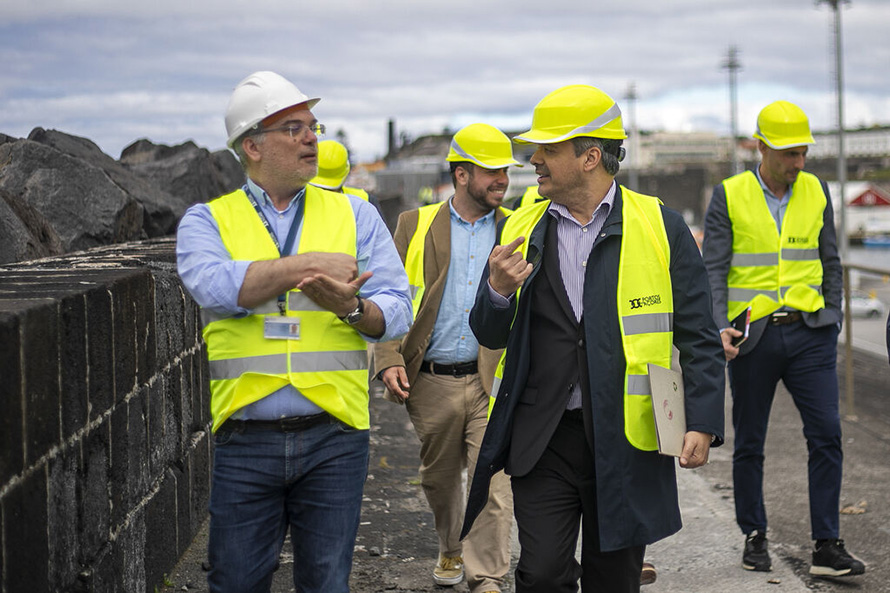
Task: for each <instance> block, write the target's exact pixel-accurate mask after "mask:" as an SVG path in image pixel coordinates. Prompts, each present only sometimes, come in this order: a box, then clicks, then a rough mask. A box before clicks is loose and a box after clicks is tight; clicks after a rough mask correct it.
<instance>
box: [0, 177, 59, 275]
mask: <svg viewBox="0 0 890 593" xmlns="http://www.w3.org/2000/svg"><path fill="white" fill-rule="evenodd" d="M0 237H2V239H0V265H2V264H9V263H15V262H17V261H23V260H29V259H39V258H41V257H48V256H50V255H59V254H61V253H63V252H64V250H63V249H62V242H61V241H60V240H59V236H58V235H57V234H56V231H55V229H53V226H52V224H50V222H49V221H48V220H47V219H46V218H45V217H44V216H43V215H42V214H40V212H38V211H37V210H35V209H34V208H32V207H31V206H30V205H29V204H28V203H27V202H26V201H25V200H23V199H21V198H17V197H16V196H13V195H12V194H10V193H9V192H7V191H4V190H2V189H0Z"/></svg>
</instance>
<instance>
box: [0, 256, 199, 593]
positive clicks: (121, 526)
mask: <svg viewBox="0 0 890 593" xmlns="http://www.w3.org/2000/svg"><path fill="white" fill-rule="evenodd" d="M200 337H201V334H200V323H199V316H198V310H197V306H196V305H195V304H194V302H193V301H192V299H191V297H189V296H188V294H187V293H186V292H185V290H184V288H183V287H182V285H181V284H180V282H179V278H178V276H177V275H176V269H175V254H174V241H173V240H172V239H162V240H155V241H148V242H142V243H132V244H123V245H115V246H111V247H104V248H99V249H94V250H91V251H87V252H80V253H73V254H68V255H66V256H62V257H57V258H51V259H43V260H35V261H31V262H27V263H21V264H15V265H8V266H5V267H2V268H0V593H18V592H22V591H29V592H41V591H53V592H57V591H62V592H67V591H72V592H74V591H78V592H80V591H96V592H103V593H104V592H112V591H120V592H126V593H134V592H137V593H138V592H149V593H151V592H152V591H154V590H155V586H158V585H161V584H162V582H163V579H164V575H165V574H166V573H167V572H169V571H170V569H172V567H173V566H174V565H175V563H176V561H177V560H178V558H179V557H180V555H181V554H182V552H183V551H184V550H185V549H186V547H187V546H188V545H189V543H191V541H192V539H193V537H194V535H195V533H197V531H198V528H199V526H200V524H201V522H202V521H203V519H204V518H205V517H206V512H207V511H206V509H207V501H208V496H209V489H210V417H209V386H208V384H207V383H206V381H205V377H206V357H205V352H204V345H203V342H202V341H201V339H200Z"/></svg>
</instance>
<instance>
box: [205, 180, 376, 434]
mask: <svg viewBox="0 0 890 593" xmlns="http://www.w3.org/2000/svg"><path fill="white" fill-rule="evenodd" d="M304 199H305V201H306V203H305V209H304V215H303V230H302V232H301V236H300V243H299V246H298V248H297V253H300V254H302V253H309V252H329V253H346V254H348V255H351V256H353V257H355V255H356V247H355V246H356V228H355V216H354V214H353V211H352V206H351V205H350V204H349V200H348V198H346V197H345V196H344V195H343V194H339V193H335V192H330V191H326V190H322V189H319V188H317V187H315V186H311V185H310V186H306V194H305V196H304ZM208 206H209V207H210V211H211V213H212V214H213V217H214V219H215V220H216V222H217V224H218V226H219V229H220V236H221V238H222V241H223V243H224V244H225V246H226V249H228V250H229V253H230V254H231V256H232V259H236V260H244V261H261V260H270V259H276V258H278V257H279V254H278V250H277V249H276V247H275V245H274V243H273V242H272V239H271V237H270V236H269V233H268V231H267V230H266V228H265V227H264V226H263V224H262V222H261V221H260V219H259V216H257V213H256V211H255V210H254V208H253V206H252V205H251V204H250V202H249V201H248V199H247V196H246V195H245V194H244V192H243V191H241V190H237V191H235V192H232V193H230V194H227V195H225V196H223V197H221V198H218V199H216V200H213V201H212V202H210V203H209V204H208ZM331 221H336V224H332V222H331ZM286 303H287V307H286V314H287V316H288V317H291V318H294V320H295V321H298V323H299V328H300V330H299V331H300V339H298V340H271V339H266V338H264V337H263V335H264V334H263V329H264V322H265V318H266V317H267V316H278V315H280V312H279V311H278V306H277V302H276V300H274V299H273V300H270V301H269V302H267V303H263V304H262V305H260V306H259V307H257V308H256V309H254V310H253V311H252V312H251V314H250V315H248V316H246V317H240V318H233V317H222V316H219V315H214V314H212V313H210V312H208V311H202V319H203V320H204V321H205V326H204V330H203V335H204V341H205V342H206V344H207V355H208V359H209V368H210V375H211V376H210V391H211V404H210V408H211V414H212V415H213V429H214V431H215V430H216V429H218V428H219V427H220V426H221V425H222V423H223V422H225V420H226V419H227V418H228V417H229V416H231V415H232V414H233V413H234V412H236V411H237V410H239V409H241V408H242V407H244V406H246V405H248V404H250V403H253V402H255V401H257V400H259V399H262V398H263V397H265V396H267V395H269V394H270V393H272V392H274V391H276V390H278V389H280V388H282V387H284V386H286V385H288V384H290V385H292V386H293V387H294V388H296V389H297V390H299V391H300V393H301V394H303V395H304V396H305V397H306V398H307V399H309V400H310V401H312V402H313V403H315V404H316V405H318V406H319V407H321V408H322V409H323V410H325V411H327V412H328V413H330V414H331V415H332V416H334V417H336V418H338V419H340V420H342V421H343V422H345V423H347V424H349V425H350V426H354V427H356V428H359V429H366V428H368V427H369V425H370V422H369V416H368V371H367V368H368V359H367V345H366V343H365V341H364V339H362V337H361V336H360V335H359V334H358V332H356V331H355V330H354V329H353V328H351V327H349V326H348V325H346V324H345V323H343V322H342V321H340V320H339V319H338V318H337V316H336V315H334V314H333V313H331V312H330V311H326V310H324V309H322V308H321V307H319V306H318V305H316V304H315V303H314V302H313V301H312V300H311V299H309V298H308V297H307V296H306V295H304V294H303V293H301V292H300V291H297V290H292V291H289V292H288V293H287V299H286Z"/></svg>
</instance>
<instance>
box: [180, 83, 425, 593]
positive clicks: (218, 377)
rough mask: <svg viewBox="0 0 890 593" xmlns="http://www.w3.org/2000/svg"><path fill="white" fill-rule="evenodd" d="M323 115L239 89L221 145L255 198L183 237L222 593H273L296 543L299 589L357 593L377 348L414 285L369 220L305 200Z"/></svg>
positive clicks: (354, 210)
mask: <svg viewBox="0 0 890 593" xmlns="http://www.w3.org/2000/svg"><path fill="white" fill-rule="evenodd" d="M317 102H318V99H311V98H309V97H308V96H306V95H304V94H303V93H302V92H301V91H300V90H299V89H298V88H297V87H296V86H294V84H293V83H291V82H290V81H288V80H286V79H285V78H283V77H282V76H280V75H278V74H275V73H273V72H256V73H254V74H252V75H250V76H248V77H247V78H245V79H244V80H242V81H241V82H240V83H239V84H238V85H237V86H236V87H235V90H234V91H233V93H232V96H231V98H230V100H229V106H228V109H227V111H226V130H227V132H228V135H229V138H228V145H229V147H230V148H232V149H233V150H234V151H235V152H236V153H237V154H238V156H239V158H240V159H241V163H242V165H243V167H244V170H245V172H246V174H247V183H246V184H245V185H244V187H242V188H241V189H239V190H237V191H234V192H232V193H230V194H227V195H224V196H222V197H220V198H217V199H215V200H213V201H211V202H208V203H207V204H199V205H195V206H192V207H191V208H190V209H189V210H188V211H187V212H186V214H185V216H184V217H183V219H182V221H181V223H180V226H179V230H178V234H177V266H178V271H179V274H180V276H181V277H182V280H183V283H184V284H185V286H186V288H187V289H188V290H189V292H190V293H191V295H192V296H193V297H194V298H195V300H196V301H197V303H198V304H199V305H200V306H201V316H202V321H203V324H204V328H203V336H204V341H205V343H206V346H207V356H208V359H209V371H210V392H211V415H212V417H213V432H214V443H215V448H214V459H213V476H212V485H211V493H210V540H209V550H208V554H209V561H210V565H211V569H210V571H209V573H208V583H209V585H210V590H211V591H214V592H235V591H237V592H239V593H240V592H245V591H269V590H270V586H271V583H272V574H273V573H274V571H275V570H276V569H277V568H278V555H279V552H280V550H281V546H282V543H283V541H284V537H285V534H286V533H287V531H288V529H290V533H291V541H292V542H293V549H294V563H293V571H294V575H293V576H294V586H295V588H296V590H298V591H304V592H319V593H320V592H325V593H329V592H339V593H342V592H345V591H348V579H349V573H350V570H351V567H352V553H353V546H354V543H355V535H356V532H357V529H358V523H359V515H360V511H361V500H362V488H363V485H364V480H365V477H366V475H367V464H368V452H369V448H368V444H369V441H368V434H369V413H368V368H367V367H368V362H367V361H368V358H367V343H368V342H373V341H376V340H391V339H393V338H397V337H398V336H400V335H402V334H404V333H405V332H406V331H407V330H408V328H409V327H410V324H411V298H410V295H409V293H408V281H407V277H406V275H405V272H404V269H403V268H402V266H401V262H400V260H399V257H398V253H397V252H396V250H395V247H394V246H393V244H392V240H391V238H390V235H389V231H388V230H387V229H386V227H385V226H384V224H383V222H382V220H381V219H380V217H379V216H378V215H377V212H376V211H375V210H374V208H373V206H371V205H370V204H368V203H367V202H366V201H364V200H362V199H360V198H357V197H352V196H346V195H343V194H338V193H333V192H328V191H325V190H322V189H319V188H317V187H314V186H311V185H308V182H309V180H310V179H312V178H313V177H315V176H316V174H317V169H318V164H317V152H318V140H317V135H318V134H320V133H322V132H323V131H324V126H322V125H321V124H319V123H318V121H316V119H315V116H314V115H313V113H312V111H311V110H312V107H313V106H314V105H315V104H316V103H317Z"/></svg>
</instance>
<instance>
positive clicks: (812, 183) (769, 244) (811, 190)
mask: <svg viewBox="0 0 890 593" xmlns="http://www.w3.org/2000/svg"><path fill="white" fill-rule="evenodd" d="M723 187H724V189H725V191H726V209H727V213H728V214H729V220H730V222H731V223H732V251H733V256H732V261H731V263H730V269H729V274H728V275H727V315H728V317H729V319H733V318H734V317H736V316H737V315H738V314H739V313H741V312H742V311H744V310H745V309H746V308H747V307H748V306H750V307H751V320H752V321H756V320H757V319H761V318H763V317H766V316H767V315H769V314H770V313H772V312H773V311H776V310H777V309H779V308H780V307H783V306H788V307H791V308H793V309H797V310H799V311H808V312H812V311H817V310H819V309H821V308H823V307H824V306H825V299H824V298H823V297H822V261H821V260H820V258H819V234H820V233H821V232H822V221H823V214H824V211H825V208H826V207H827V205H828V199H827V197H826V196H825V192H824V191H823V189H822V184H821V183H820V182H819V179H818V178H817V177H816V176H814V175H811V174H809V173H806V172H801V173H799V174H798V176H797V180H796V181H795V182H794V185H793V186H792V191H791V199H790V200H789V201H788V208H787V209H786V211H785V216H784V217H783V219H782V232H781V234H780V233H779V231H778V230H777V229H776V222H775V219H774V218H773V216H772V214H771V213H770V211H769V207H768V206H767V203H766V198H765V197H764V195H763V188H762V187H761V186H760V182H759V181H758V180H757V176H756V175H755V174H754V173H753V172H752V171H746V172H744V173H741V174H739V175H735V176H733V177H730V178H729V179H726V180H724V182H723Z"/></svg>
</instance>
